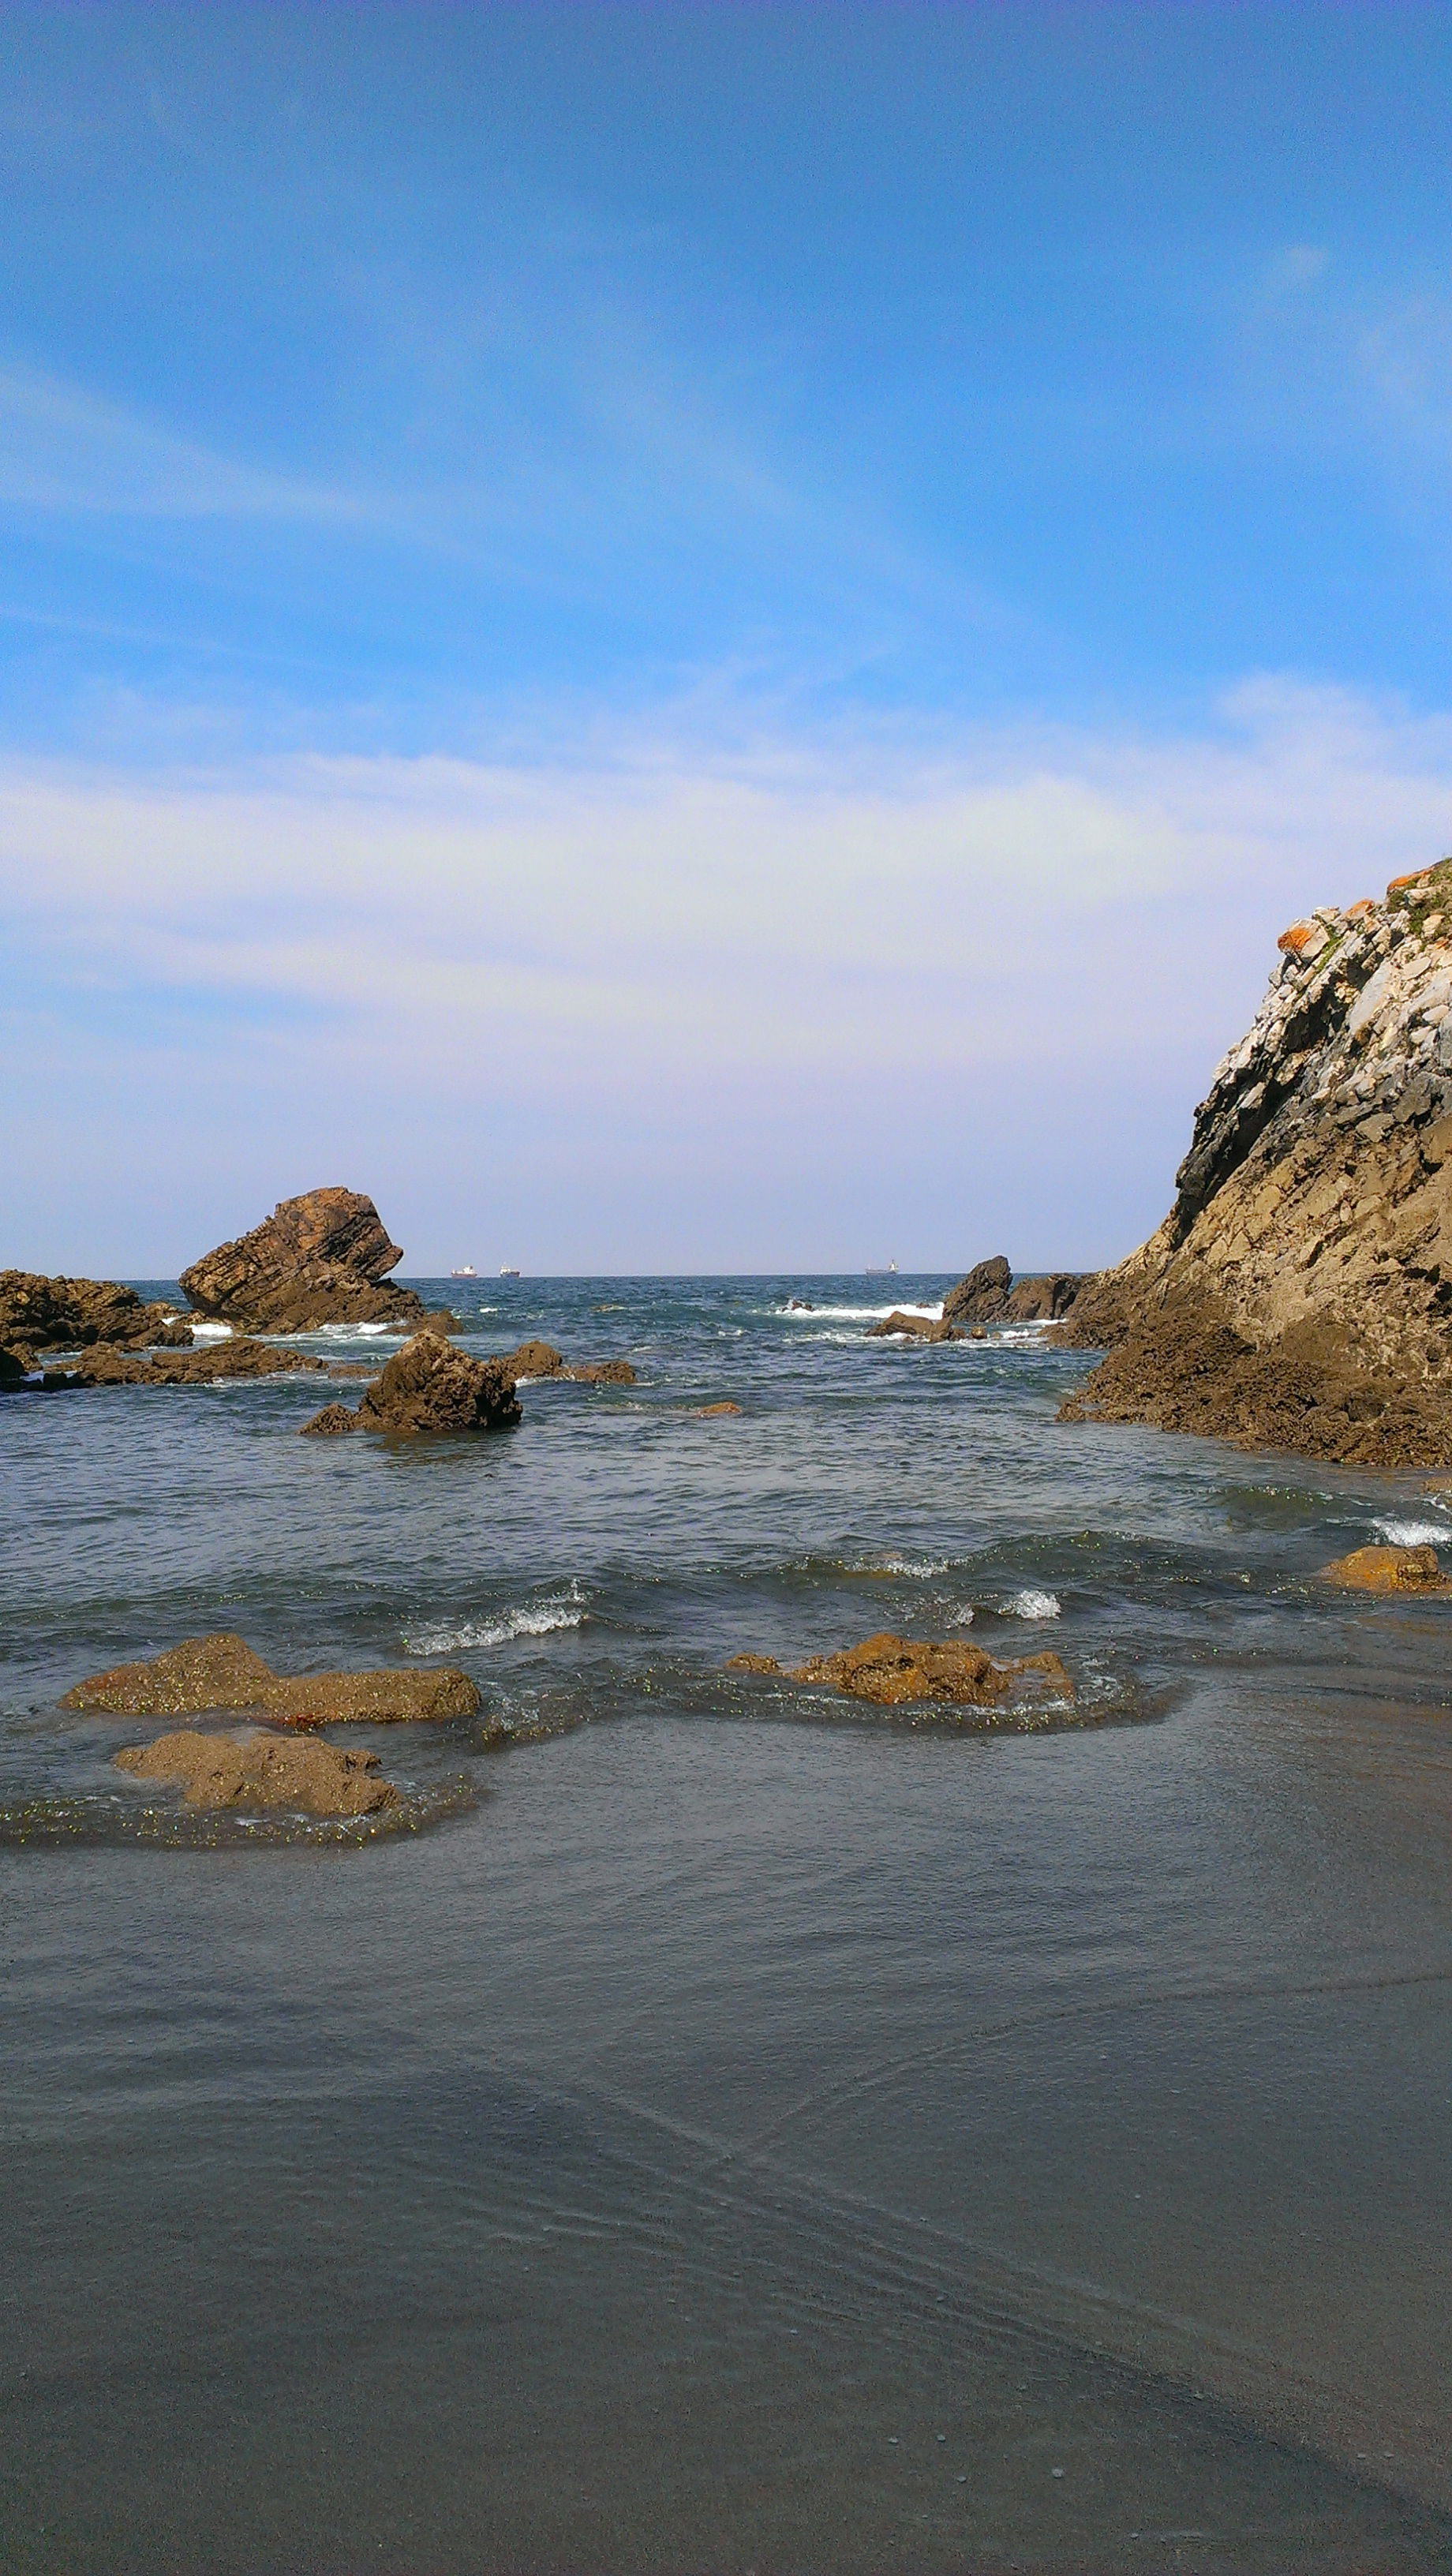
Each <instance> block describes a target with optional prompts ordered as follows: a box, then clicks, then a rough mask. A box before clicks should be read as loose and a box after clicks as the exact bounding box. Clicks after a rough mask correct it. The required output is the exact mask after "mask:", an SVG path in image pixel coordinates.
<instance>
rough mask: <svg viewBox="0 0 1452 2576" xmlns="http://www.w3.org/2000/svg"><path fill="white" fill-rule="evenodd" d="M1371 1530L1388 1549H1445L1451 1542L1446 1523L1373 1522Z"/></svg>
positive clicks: (1451, 1529) (1451, 1530) (1450, 1529)
mask: <svg viewBox="0 0 1452 2576" xmlns="http://www.w3.org/2000/svg"><path fill="white" fill-rule="evenodd" d="M1371 1526H1372V1528H1373V1529H1374V1530H1375V1531H1376V1534H1377V1536H1378V1538H1381V1539H1384V1540H1385V1541H1386V1544H1387V1546H1388V1547H1436V1546H1437V1544H1438V1543H1439V1541H1440V1543H1441V1545H1442V1546H1443V1547H1445V1546H1446V1545H1447V1543H1448V1541H1449V1540H1452V1522H1448V1521H1373V1522H1372V1524H1371Z"/></svg>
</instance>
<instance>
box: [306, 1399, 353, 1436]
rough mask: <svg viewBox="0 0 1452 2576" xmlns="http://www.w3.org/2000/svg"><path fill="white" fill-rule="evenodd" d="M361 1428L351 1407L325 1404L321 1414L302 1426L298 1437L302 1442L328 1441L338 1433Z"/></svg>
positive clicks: (317, 1414)
mask: <svg viewBox="0 0 1452 2576" xmlns="http://www.w3.org/2000/svg"><path fill="white" fill-rule="evenodd" d="M360 1428H361V1426H360V1424H359V1420H358V1416H357V1414H356V1413H354V1412H353V1410H352V1408H351V1406H349V1405H346V1404H325V1405H324V1407H323V1409H322V1412H321V1413H315V1414H314V1415H313V1417H312V1420H311V1421H310V1422H305V1423H304V1424H303V1425H302V1427H301V1430H300V1431H299V1434H298V1437H299V1439H301V1440H326V1439H329V1438H331V1437H332V1435H333V1434H334V1433H336V1432H339V1431H357V1430H358V1429H360Z"/></svg>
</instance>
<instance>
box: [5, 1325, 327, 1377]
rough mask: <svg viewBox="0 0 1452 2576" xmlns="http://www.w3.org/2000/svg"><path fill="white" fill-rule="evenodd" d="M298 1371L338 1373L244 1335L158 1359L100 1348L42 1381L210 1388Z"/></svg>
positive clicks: (161, 1353)
mask: <svg viewBox="0 0 1452 2576" xmlns="http://www.w3.org/2000/svg"><path fill="white" fill-rule="evenodd" d="M190 1338H191V1337H190V1335H188V1340H190ZM299 1372H302V1373H305V1374H312V1375H321V1374H322V1373H324V1372H327V1373H328V1374H330V1375H331V1374H333V1373H334V1372H333V1371H331V1370H329V1367H328V1362H327V1361H326V1360H318V1359H311V1358H309V1356H308V1354H307V1353H306V1352H305V1351H280V1350H277V1349H276V1348H274V1346H273V1345H272V1344H270V1343H268V1342H253V1341H249V1340H247V1339H246V1337H245V1336H239V1337H238V1338H237V1339H236V1340H234V1341H230V1342H204V1343H203V1344H202V1345H201V1346H200V1348H198V1349H195V1350H185V1351H159V1352H157V1353H155V1354H154V1355H152V1354H148V1353H144V1352H138V1351H115V1350H108V1349H105V1348H103V1347H100V1346H98V1347H97V1348H96V1349H94V1350H89V1351H83V1352H82V1353H81V1355H80V1357H79V1358H78V1359H74V1360H62V1361H60V1362H59V1363H58V1364H57V1365H56V1366H55V1367H52V1368H47V1370H46V1372H45V1376H44V1380H43V1383H44V1385H45V1386H46V1387H47V1388H49V1389H51V1390H55V1389H57V1388H62V1387H68V1386H76V1387H82V1386H207V1385H210V1384H212V1383H213V1382H214V1381H215V1380H217V1379H220V1378H233V1377H295V1376H297V1375H298V1374H299ZM336 1374H338V1375H340V1376H341V1375H347V1376H350V1377H351V1376H352V1375H353V1374H354V1371H353V1370H351V1369H348V1370H346V1371H345V1370H341V1369H340V1370H337V1372H336Z"/></svg>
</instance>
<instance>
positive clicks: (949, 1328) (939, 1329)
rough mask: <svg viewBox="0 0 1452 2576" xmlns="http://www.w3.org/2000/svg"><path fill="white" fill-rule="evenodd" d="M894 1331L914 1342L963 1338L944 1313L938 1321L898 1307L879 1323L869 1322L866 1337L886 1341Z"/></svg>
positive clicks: (875, 1340)
mask: <svg viewBox="0 0 1452 2576" xmlns="http://www.w3.org/2000/svg"><path fill="white" fill-rule="evenodd" d="M895 1333H900V1334H902V1335H903V1336H904V1337H905V1338H906V1339H907V1340H909V1341H914V1342H961V1341H962V1339H963V1335H962V1334H961V1333H960V1332H959V1330H958V1328H957V1326H956V1324H950V1323H949V1321H948V1318H947V1316H946V1315H944V1316H943V1318H942V1320H941V1322H938V1321H935V1320H934V1319H933V1318H932V1317H930V1316H927V1315H905V1314H904V1313H903V1312H902V1309H901V1308H900V1307H895V1308H894V1309H893V1312H892V1313H891V1314H890V1315H885V1316H884V1317H883V1319H882V1321H881V1323H880V1324H869V1325H868V1327H867V1333H866V1339H867V1340H868V1341H869V1342H881V1341H886V1340H887V1339H888V1337H889V1336H890V1335H892V1334H895Z"/></svg>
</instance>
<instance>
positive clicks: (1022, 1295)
mask: <svg viewBox="0 0 1452 2576" xmlns="http://www.w3.org/2000/svg"><path fill="white" fill-rule="evenodd" d="M1092 1276H1093V1273H1092V1272H1090V1271H1087V1270H1047V1271H1043V1272H1041V1273H1035V1274H1034V1275H1033V1276H1031V1277H1029V1278H1025V1279H1015V1281H1014V1283H1013V1286H1012V1287H1011V1288H1010V1290H1009V1292H1008V1306H1007V1309H1006V1320H1007V1321H1008V1322H1009V1323H1011V1324H1048V1323H1056V1322H1057V1321H1058V1319H1059V1317H1060V1316H1062V1315H1067V1314H1068V1312H1069V1310H1070V1308H1071V1306H1073V1305H1074V1304H1075V1303H1076V1301H1077V1299H1078V1297H1079V1293H1080V1291H1081V1289H1082V1288H1084V1286H1085V1285H1086V1284H1087V1282H1088V1280H1089V1279H1090V1278H1091V1277H1092Z"/></svg>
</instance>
